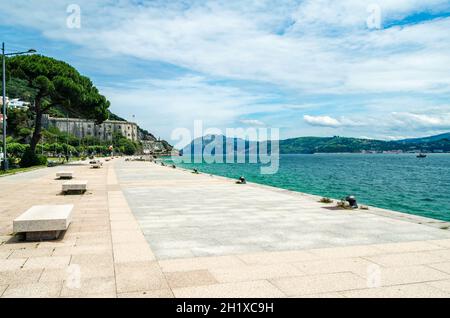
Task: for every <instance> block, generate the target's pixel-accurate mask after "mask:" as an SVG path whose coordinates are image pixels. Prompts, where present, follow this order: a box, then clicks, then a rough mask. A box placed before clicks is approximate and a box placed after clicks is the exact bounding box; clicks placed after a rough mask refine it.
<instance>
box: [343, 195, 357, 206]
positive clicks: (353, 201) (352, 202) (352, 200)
mask: <svg viewBox="0 0 450 318" xmlns="http://www.w3.org/2000/svg"><path fill="white" fill-rule="evenodd" d="M345 201H347V202H348V204H349V205H350V207H351V208H352V209H357V208H358V204H357V203H356V198H355V197H354V196H353V195H349V196H348V197H346V198H345Z"/></svg>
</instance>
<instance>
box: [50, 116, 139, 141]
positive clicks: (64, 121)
mask: <svg viewBox="0 0 450 318" xmlns="http://www.w3.org/2000/svg"><path fill="white" fill-rule="evenodd" d="M42 124H43V127H44V128H48V127H50V126H53V127H57V128H58V129H59V130H60V131H61V132H69V133H70V134H72V135H74V136H76V137H77V138H84V137H96V138H98V139H100V140H103V141H107V140H112V136H113V133H114V132H121V133H122V135H123V136H125V137H126V138H128V139H129V140H132V141H138V140H139V136H138V126H137V124H135V123H131V122H127V121H117V120H107V121H105V122H103V123H102V124H100V125H96V124H95V122H94V121H93V120H87V119H79V118H55V117H50V116H49V115H44V117H43V120H42Z"/></svg>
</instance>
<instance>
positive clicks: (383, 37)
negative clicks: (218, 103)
mask: <svg viewBox="0 0 450 318" xmlns="http://www.w3.org/2000/svg"><path fill="white" fill-rule="evenodd" d="M16 2H19V3H20V5H16ZM27 2H29V4H27V3H26V2H25V1H15V2H14V4H8V3H6V5H5V4H4V5H3V8H2V10H5V11H6V15H7V16H9V18H10V19H11V21H14V23H19V24H26V25H32V26H34V27H35V28H38V29H41V30H42V31H43V32H44V34H45V35H46V36H48V37H49V38H52V39H58V40H65V41H68V42H72V43H75V44H78V45H80V46H82V47H83V48H85V49H86V50H88V51H89V52H90V54H95V55H98V56H102V55H105V56H108V55H110V54H113V55H124V56H132V57H137V58H139V59H144V60H158V61H164V62H167V63H171V64H175V65H178V66H182V67H186V68H189V69H192V70H194V71H198V72H202V73H205V74H209V75H212V76H220V77H227V78H233V79H244V80H257V81H266V82H270V83H273V84H276V85H281V86H285V87H291V88H295V89H300V90H304V91H308V92H318V93H321V92H326V93H330V92H334V93H349V92H352V93H355V92H357V93H363V92H408V91H415V90H423V91H428V92H436V91H442V92H449V91H450V56H449V54H448V52H449V51H450V33H449V32H448V30H449V29H450V19H449V18H447V19H440V20H436V21H432V22H429V23H423V24H418V25H411V26H405V27H395V28H390V29H386V30H379V31H375V32H372V31H369V30H367V28H366V26H365V20H366V18H367V16H368V14H369V13H367V11H366V9H367V2H366V1H363V0H344V1H332V0H314V1H312V0H308V1H302V2H300V3H296V2H295V1H287V2H286V3H283V4H275V5H274V4H273V3H272V4H271V2H270V1H257V2H254V3H250V4H249V3H248V2H240V1H206V2H205V3H204V4H200V3H199V2H196V1H193V2H192V4H191V5H190V6H182V5H180V4H179V3H170V2H169V3H167V2H163V1H157V2H154V3H148V4H143V5H139V6H137V5H132V4H133V3H134V4H135V2H134V1H131V0H123V1H120V2H118V3H115V4H113V3H112V2H110V1H106V0H104V1H98V2H96V3H95V4H93V3H92V2H88V1H85V0H80V1H78V2H79V4H80V6H81V9H82V14H83V16H82V21H83V22H82V23H83V26H82V28H81V29H80V30H70V29H67V28H66V27H65V23H64V21H65V11H61V10H62V5H61V4H59V1H58V4H56V5H55V7H52V6H51V3H55V2H54V1H47V2H45V4H42V2H41V1H39V2H37V1H27ZM49 2H50V4H49ZM377 3H378V4H379V5H380V7H381V8H382V12H383V16H384V17H385V19H388V18H391V19H392V18H403V17H405V16H407V15H409V14H413V13H415V12H420V11H421V10H426V11H427V12H433V10H434V9H436V8H442V7H444V6H446V5H447V6H448V1H446V0H432V1H427V2H426V3H425V2H423V1H416V0H414V1H412V0H409V1H407V0H401V1H398V0H395V1H394V0H382V1H377ZM39 8H42V10H39ZM27 10H29V11H27ZM44 10H45V11H44ZM55 10H58V14H55V13H54V12H55ZM24 12H33V15H31V14H30V17H28V15H27V19H23V13H24ZM292 12H294V13H292ZM50 17H51V18H50ZM286 23H287V25H289V24H292V23H293V25H292V26H291V27H287V28H286V29H285V30H284V33H281V34H277V33H276V32H277V31H279V30H280V28H282V26H283V25H284V24H286ZM330 32H331V35H330ZM336 32H337V34H335V33H336Z"/></svg>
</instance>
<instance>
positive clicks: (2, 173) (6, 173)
mask: <svg viewBox="0 0 450 318" xmlns="http://www.w3.org/2000/svg"><path fill="white" fill-rule="evenodd" d="M41 168H45V166H34V167H28V168H15V169H9V170H8V171H3V170H0V177H3V176H9V175H12V174H17V173H22V172H28V171H33V170H36V169H41Z"/></svg>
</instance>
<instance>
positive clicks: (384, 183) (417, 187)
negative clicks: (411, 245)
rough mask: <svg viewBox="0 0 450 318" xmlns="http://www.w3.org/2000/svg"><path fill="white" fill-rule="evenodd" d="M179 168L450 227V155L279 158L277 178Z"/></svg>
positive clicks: (227, 167) (227, 169) (245, 168)
mask: <svg viewBox="0 0 450 318" xmlns="http://www.w3.org/2000/svg"><path fill="white" fill-rule="evenodd" d="M168 161H170V159H169V160H168ZM178 165H179V166H181V167H184V168H188V169H193V168H196V169H198V170H199V171H200V172H204V173H209V174H216V175H220V176H225V177H230V178H236V179H237V178H238V177H240V176H241V175H242V176H245V178H246V179H247V180H248V181H251V182H256V183H261V184H266V185H271V186H275V187H279V188H284V189H289V190H294V191H300V192H305V193H310V194H316V195H321V196H327V197H332V198H342V197H344V196H346V195H349V194H353V195H355V196H356V198H357V200H358V202H359V203H363V204H367V205H373V206H377V207H381V208H387V209H391V210H396V211H402V212H406V213H411V214H416V215H421V216H426V217H431V218H435V219H440V220H446V221H450V154H429V155H428V157H427V158H425V159H418V158H416V155H415V154H399V155H394V154H315V155H281V158H280V167H279V171H278V173H276V174H274V175H262V174H260V166H259V165H258V164H249V163H246V164H221V163H213V164H207V163H195V164H194V163H181V164H178Z"/></svg>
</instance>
